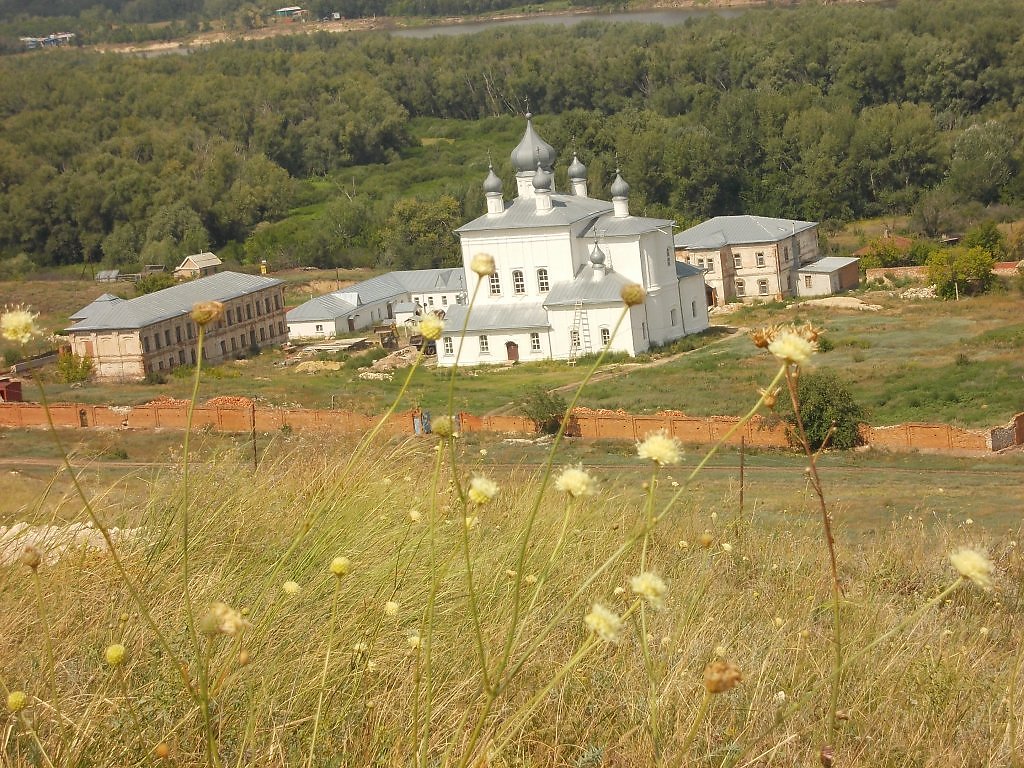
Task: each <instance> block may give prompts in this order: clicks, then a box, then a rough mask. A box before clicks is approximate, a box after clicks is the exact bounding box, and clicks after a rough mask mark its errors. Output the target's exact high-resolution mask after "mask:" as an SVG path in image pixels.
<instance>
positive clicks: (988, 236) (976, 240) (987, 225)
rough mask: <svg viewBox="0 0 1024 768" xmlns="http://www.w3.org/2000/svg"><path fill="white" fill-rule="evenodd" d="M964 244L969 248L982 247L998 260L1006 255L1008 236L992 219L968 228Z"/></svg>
mask: <svg viewBox="0 0 1024 768" xmlns="http://www.w3.org/2000/svg"><path fill="white" fill-rule="evenodd" d="M963 244H964V246H965V247H967V248H981V249H982V250H983V251H985V252H986V253H988V254H989V255H991V256H992V258H993V259H995V260H996V261H999V260H1000V259H1002V258H1004V257H1005V256H1006V237H1005V236H1004V235H1003V233H1002V232H1000V231H999V227H997V226H996V223H995V222H994V221H992V220H991V219H989V220H988V221H983V222H982V223H981V224H978V225H977V226H975V227H972V228H971V229H969V230H967V234H966V235H964V242H963Z"/></svg>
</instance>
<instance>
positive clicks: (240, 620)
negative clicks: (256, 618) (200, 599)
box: [199, 603, 249, 637]
mask: <svg viewBox="0 0 1024 768" xmlns="http://www.w3.org/2000/svg"><path fill="white" fill-rule="evenodd" d="M248 626H249V622H248V621H247V620H246V619H245V618H244V617H243V616H242V614H241V613H240V612H238V611H236V610H235V609H234V608H232V607H231V606H230V605H228V604H227V603H211V604H210V608H209V610H208V611H207V612H206V615H205V616H203V618H202V619H200V621H199V628H200V630H201V631H202V633H203V634H204V635H211V636H213V635H218V634H220V635H228V636H230V637H234V636H235V635H237V634H239V633H240V632H242V630H244V629H245V628H246V627H248Z"/></svg>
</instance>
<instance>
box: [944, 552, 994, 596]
mask: <svg viewBox="0 0 1024 768" xmlns="http://www.w3.org/2000/svg"><path fill="white" fill-rule="evenodd" d="M949 562H951V563H952V564H953V567H954V568H956V570H957V573H959V574H960V577H961V578H963V579H970V580H971V581H972V582H974V584H975V585H977V586H979V587H981V588H982V589H984V590H990V589H992V571H993V570H994V569H995V566H994V565H993V564H992V561H991V560H989V559H988V558H987V557H986V556H985V555H984V554H982V553H981V552H979V551H978V550H976V549H969V548H967V547H962V548H960V549H958V550H956V551H955V552H953V553H952V554H951V555H950V556H949Z"/></svg>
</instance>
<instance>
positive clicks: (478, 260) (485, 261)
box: [469, 253, 497, 277]
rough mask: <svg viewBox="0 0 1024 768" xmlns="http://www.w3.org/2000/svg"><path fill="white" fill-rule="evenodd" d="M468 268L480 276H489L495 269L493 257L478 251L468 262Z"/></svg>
mask: <svg viewBox="0 0 1024 768" xmlns="http://www.w3.org/2000/svg"><path fill="white" fill-rule="evenodd" d="M469 268H470V269H471V270H473V271H474V272H476V273H477V274H478V275H480V277H490V276H491V275H493V274H494V273H495V271H496V270H497V268H496V267H495V266H494V257H493V256H491V255H490V254H489V253H478V254H477V255H476V256H474V257H473V259H472V261H470V262H469Z"/></svg>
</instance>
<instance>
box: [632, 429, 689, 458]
mask: <svg viewBox="0 0 1024 768" xmlns="http://www.w3.org/2000/svg"><path fill="white" fill-rule="evenodd" d="M636 453H637V456H639V457H640V458H641V459H650V460H651V461H653V462H654V463H655V464H659V465H661V466H664V465H666V464H678V463H679V461H680V460H681V459H682V456H683V450H682V448H681V447H680V445H679V441H678V440H676V439H675V438H674V437H669V436H668V435H667V434H665V432H651V433H650V434H649V435H647V437H645V438H644V439H643V442H640V443H637V445H636Z"/></svg>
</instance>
